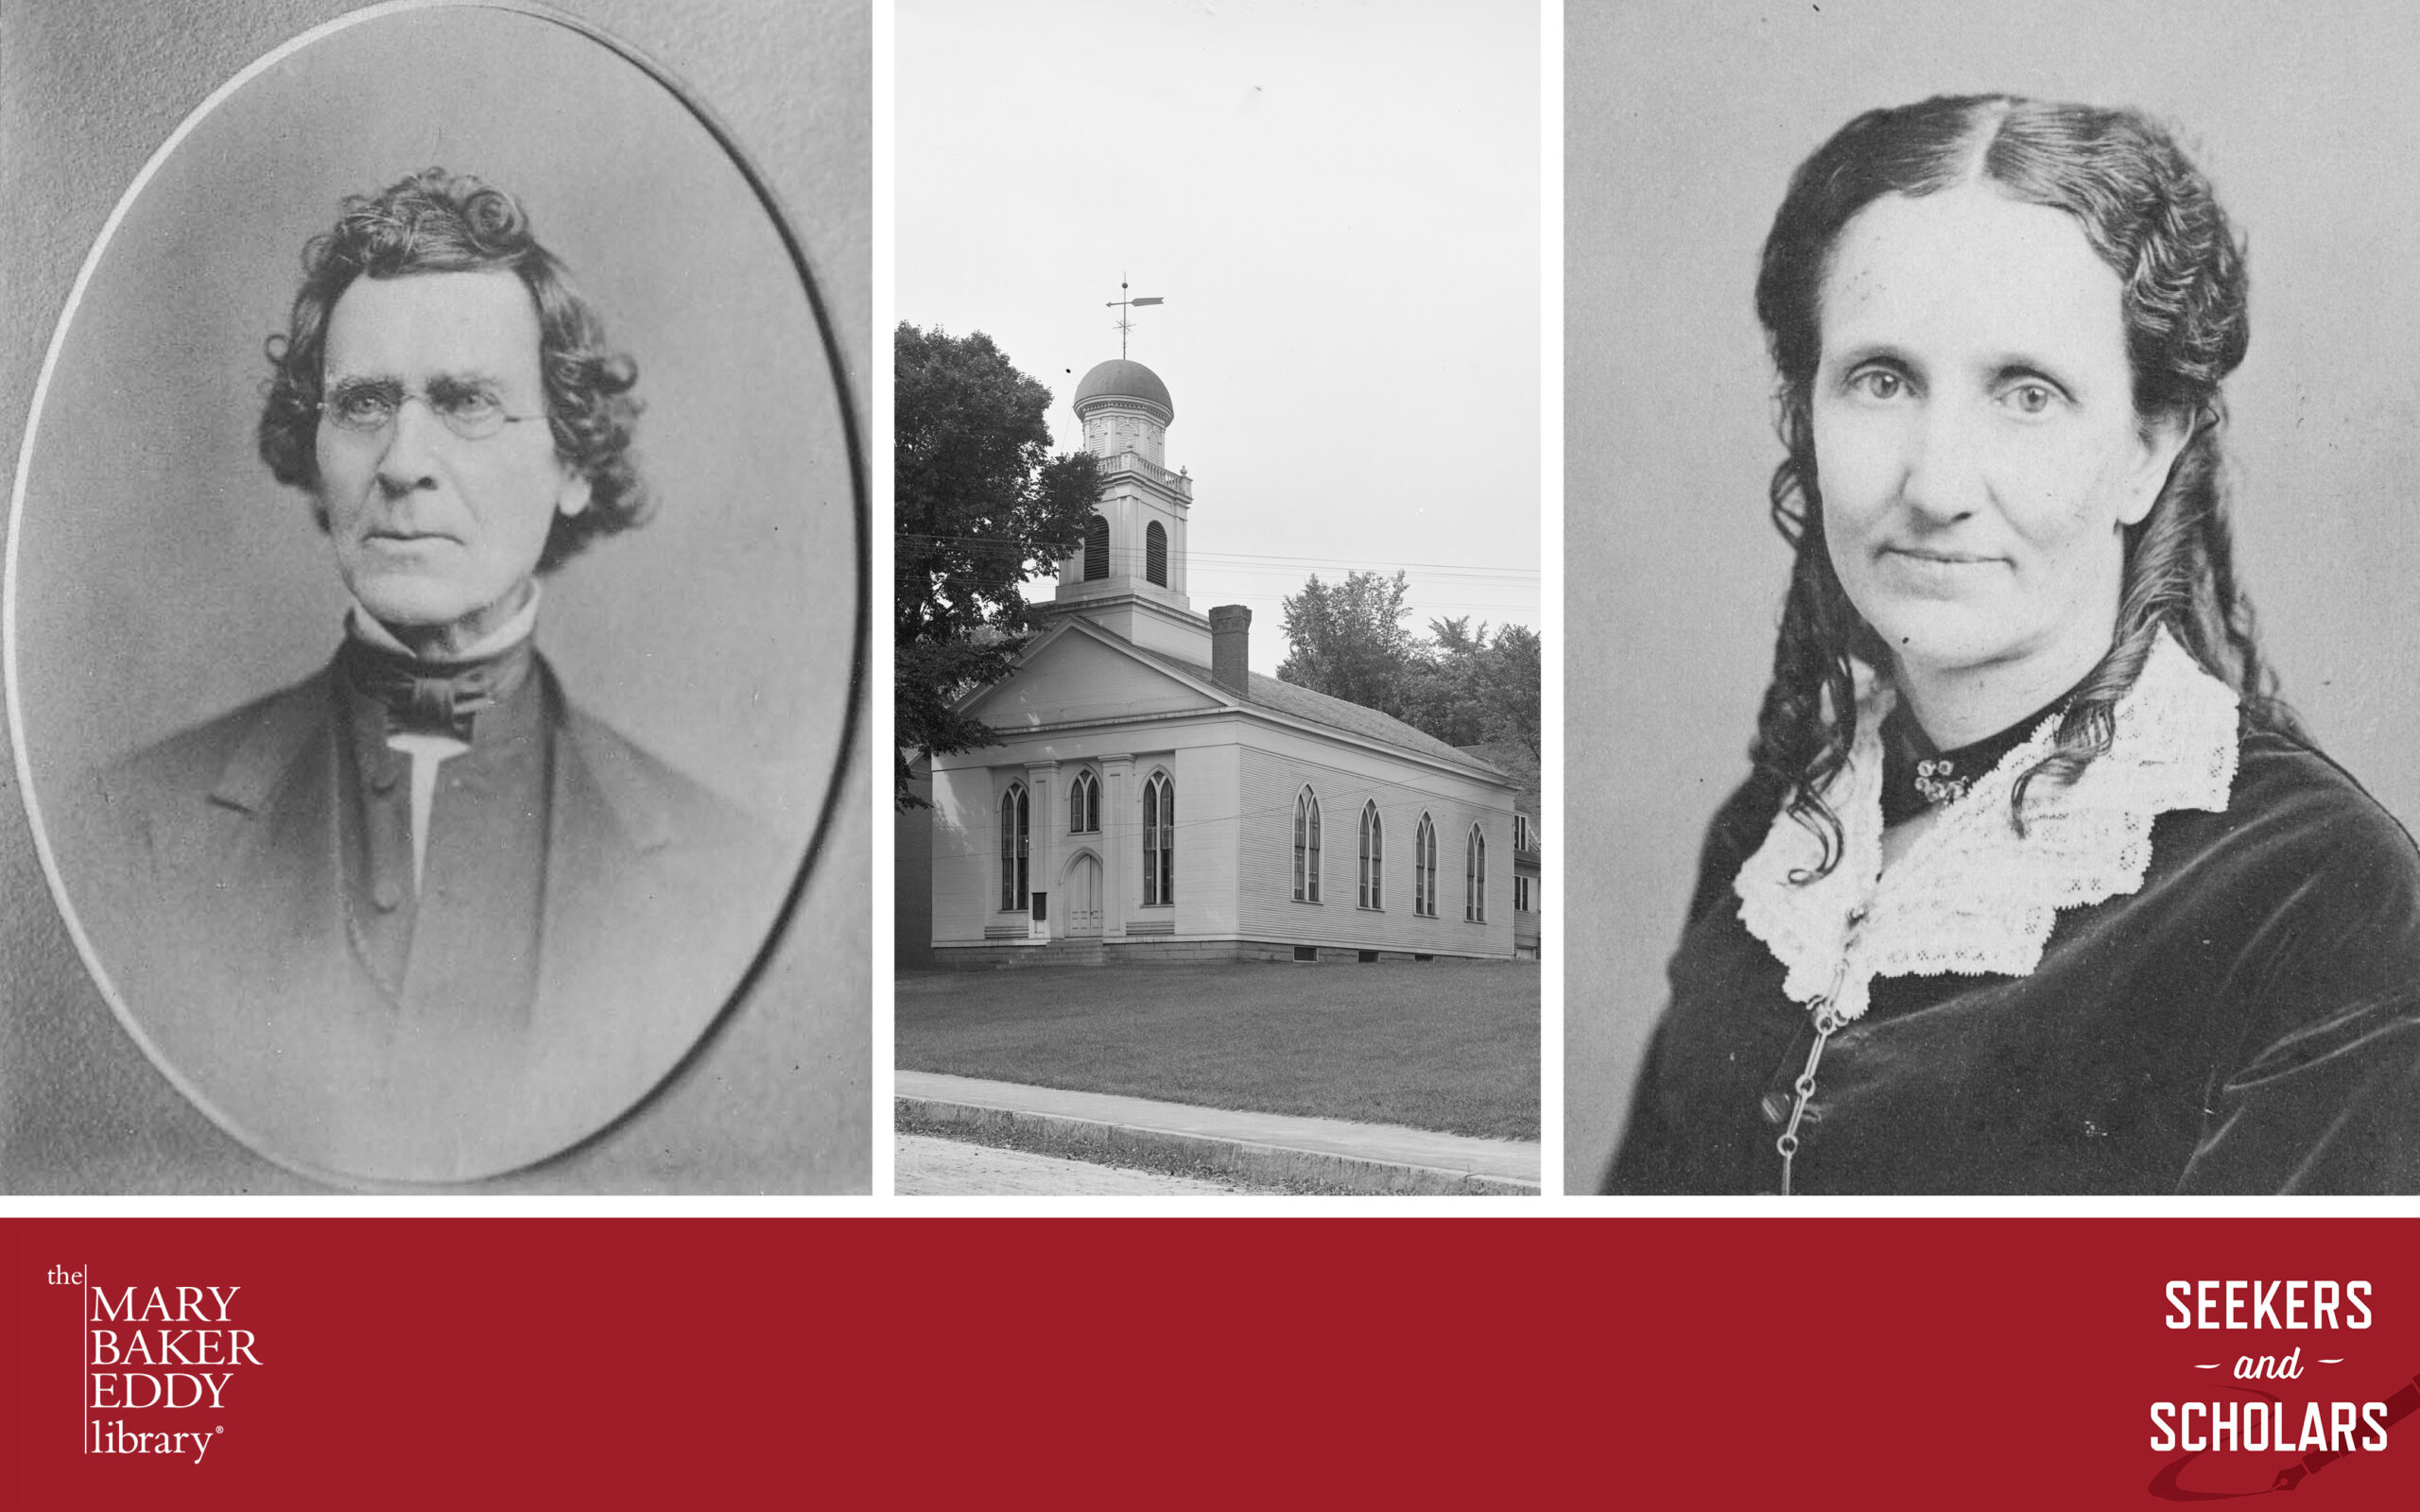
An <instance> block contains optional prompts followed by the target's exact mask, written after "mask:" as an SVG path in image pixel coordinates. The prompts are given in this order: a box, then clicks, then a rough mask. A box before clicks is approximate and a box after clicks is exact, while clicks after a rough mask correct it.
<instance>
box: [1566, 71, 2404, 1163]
mask: <svg viewBox="0 0 2420 1512" xmlns="http://www.w3.org/2000/svg"><path fill="white" fill-rule="evenodd" d="M1756 312H1757V316H1758V318H1759V319H1760V321H1761V322H1762V324H1763V326H1764V330H1765V335H1766V340H1767V344H1768V347H1769V349H1770V351H1771V352H1772V359H1773V362H1774V365H1775V367H1776V369H1778V375H1779V389H1780V405H1781V423H1780V428H1781V433H1782V439H1783V442H1784V445H1785V447H1786V450H1787V455H1786V456H1785V458H1784V459H1783V461H1782V462H1781V464H1780V465H1779V467H1778V468H1777V469H1776V470H1775V472H1774V474H1773V481H1772V490H1771V494H1772V497H1771V507H1772V519H1773V522H1774V524H1775V525H1776V526H1777V527H1778V528H1779V530H1780V531H1781V533H1782V535H1783V537H1784V538H1785V539H1786V540H1788V541H1789V543H1790V545H1791V546H1792V548H1793V549H1794V550H1795V552H1796V561H1795V563H1794V566H1793V568H1792V571H1791V576H1790V583H1789V591H1788V596H1787V598H1786V600H1785V603H1784V606H1783V610H1782V615H1781V628H1780V633H1779V638H1778V643H1777V644H1776V645H1775V647H1774V652H1773V662H1772V680H1771V682H1770V685H1769V686H1768V688H1767V690H1766V693H1765V696H1764V700H1763V704H1762V707H1761V710H1760V712H1759V714H1758V718H1757V729H1756V734H1755V742H1754V744H1753V746H1752V748H1751V752H1750V754H1751V759H1752V761H1753V764H1754V773H1753V775H1752V776H1751V777H1750V778H1749V780H1748V781H1747V782H1746V783H1745V784H1744V785H1743V786H1741V787H1740V788H1739V790H1738V791H1737V793H1736V794H1734V795H1733V796H1732V798H1731V799H1730V800H1729V801H1728V802H1727V803H1725V804H1724V805H1723V807H1722V808H1721V810H1720V813H1719V814H1718V815H1717V816H1716V817H1715V820H1714V822H1713V826H1712V829H1711V832H1710V833H1709V834H1708V835H1707V838H1706V842H1705V846H1704V850H1703V858H1702V861H1701V866H1700V871H1699V876H1698V883H1697V888H1696V892H1695V895H1694V897H1693V899H1692V901H1691V903H1690V906H1689V911H1688V916H1687V917H1688V922H1687V924H1686V926H1685V931H1684V934H1683V936H1682V940H1681V944H1680V949H1679V951H1678V953H1677V954H1676V955H1675V957H1674V958H1673V961H1672V965H1671V970H1670V980H1671V1002H1670V1006H1669V1008H1668V1011H1667V1012H1666V1014H1665V1017H1664V1019H1663V1021H1662V1022H1661V1023H1660V1024H1659V1025H1658V1027H1657V1029H1656V1032H1655V1036H1654V1040H1653V1042H1652V1044H1651V1047H1650V1050H1649V1054H1648V1057H1647V1060H1646V1063H1645V1066H1644V1068H1643V1071H1642V1073H1641V1076H1640V1080H1639V1083H1638V1087H1637V1092H1636V1096H1635V1098H1634V1103H1633V1105H1632V1112H1631V1119H1630V1125H1629V1128H1628V1130H1627V1132H1626V1134H1625V1135H1624V1137H1623V1140H1622V1142H1621V1145H1620V1147H1619V1149H1618V1151H1617V1153H1616V1157H1615V1160H1614V1164H1613V1167H1612V1170H1611V1172H1610V1174H1609V1176H1608V1177H1607V1182H1606V1188H1607V1190H1608V1191H1610V1192H1616V1193H1634V1194H1635V1193H1727V1192H1774V1191H1779V1192H1785V1193H1792V1192H1795V1193H1843V1192H1863V1193H1919V1192H1930V1193H1988V1192H2009V1193H2084V1192H2129V1193H2143V1192H2192V1193H2286V1192H2298V1193H2336V1192H2411V1191H2420V852H2415V851H2414V849H2413V845H2412V842H2411V837H2410V836H2409V835H2408V834H2406V833H2405V832H2404V831H2403V829H2402V828H2401V827H2400V826H2399V825H2398V824H2397V823H2396V822H2395V820H2394V818H2393V817H2392V816H2389V815H2388V814H2387V813H2386V811H2385V810H2383V809H2382V808H2380V807H2379V806H2378V805H2377V803H2376V802H2374V801H2373V800H2372V799H2370V797H2369V796H2368V795H2367V794H2366V793H2365V792H2363V791H2362V789H2361V787H2360V786H2359V783H2358V782H2355V781H2354V780H2353V778H2352V777H2350V776H2349V775H2347V774H2346V773H2345V772H2344V771H2343V770H2342V768H2340V767H2338V766H2337V765H2334V764H2333V763H2332V762H2330V761H2329V760H2328V759H2327V758H2326V757H2325V755H2324V754H2322V753H2321V752H2320V751H2319V749H2318V748H2317V747H2315V746H2314V745H2313V744H2312V743H2311V741H2310V739H2309V737H2308V735H2307V734H2306V733H2305V732H2304V731H2303V730H2301V729H2300V727H2299V726H2298V725H2297V724H2296V723H2295V720H2294V718H2293V716H2292V714H2291V713H2290V712H2289V711H2288V710H2287V708H2286V707H2285V706H2284V705H2283V704H2282V703H2281V702H2279V701H2278V700H2277V698H2276V697H2275V696H2274V692H2273V687H2274V684H2273V679H2272V678H2271V677H2270V675H2269V673H2268V670H2267V668H2266V667H2265V666H2264V664H2263V662H2262V660H2261V655H2260V650H2259V645H2258V643H2257V640H2256V636H2255V634H2254V626H2253V618H2252V613H2251V610H2250V608H2249V606H2248V605H2247V603H2246V601H2245V600H2244V598H2243V596H2242V594H2241V593H2240V592H2239V590H2238V583H2237V578H2236V570H2235V562H2234V559H2233V554H2232V548H2231V546H2230V533H2229V527H2228V522H2227V512H2226V496H2225V490H2224V476H2223V473H2224V470H2223V467H2222V458H2221V439H2222V436H2223V431H2224V423H2225V407H2224V402H2223V399H2222V395H2221V384H2222V383H2223V381H2224V380H2225V379H2226V377H2227V375H2228V374H2229V373H2230V372H2231V371H2233V370H2234V369H2235V368H2236V366H2237V364H2238V363H2239V362H2240V361H2241V360H2242V357H2243V354H2244V352H2245V348H2246V345H2247V342H2248V339H2249V334H2250V333H2249V326H2248V322H2247V315H2246V300H2245V276H2244V264H2243V255H2242V250H2241V248H2240V245H2239V243H2238V238H2237V236H2236V234H2235V232H2234V231H2233V230H2232V229H2231V227H2230V226H2229V224H2228V221H2227V218H2226V215H2225V214H2224V212H2223V211H2222V210H2221V208H2220V206H2219V204H2218V202H2217V200H2216V198H2214V196H2213V194H2212V192H2211V188H2210V185H2209V183H2208V181H2207V180H2205V179H2204V177H2203V175H2202V174H2201V172H2200V170H2199V169H2198V168H2196V167H2195V166H2194V164H2193V163H2191V162H2190V161H2188V160H2187V157H2186V156H2185V154H2184V153H2183V152H2182V151H2180V150H2179V148H2178V147H2177V146H2176V144H2175V143H2174V142H2173V141H2172V140H2171V139H2170V138H2169V135H2168V134H2167V133H2166V132H2165V131H2163V130H2162V129H2160V128H2158V127H2157V126H2155V125H2153V124H2152V123H2151V122H2150V121H2149V120H2147V119H2145V118H2144V117H2142V116H2140V115H2138V114H2135V113H2134V112H2127V111H2111V110H2099V109H2093V108H2088V107H2083V106H2077V105H2066V104H2054V103H2047V102H2042V101H2035V100H2026V99H2017V98H2012V97H2007V96H1997V95H1994V96H1978V97H1962V98H1936V99H1930V100H1926V101H1924V102H1922V103H1920V104H1916V105H1911V106H1907V107H1904V108H1901V109H1896V110H1884V111H1875V112H1868V113H1867V114H1864V115H1862V116H1859V117H1858V118H1857V119H1856V120H1854V121H1852V122H1850V123H1849V124H1848V125H1847V126H1846V127H1844V128H1843V129H1841V131H1840V132H1839V133H1838V134H1837V135H1835V136H1834V137H1833V138H1832V139H1831V140H1830V141H1829V142H1827V143H1826V144H1824V146H1823V147H1822V148H1820V149H1819V150H1818V151H1817V152H1816V153H1815V154H1814V155H1813V156H1812V157H1811V158H1809V159H1808V160H1807V161H1806V163H1803V164H1802V165H1801V166H1800V168H1799V169H1798V172H1797V173H1796V175H1795V176H1794V177H1793V179H1792V180H1791V183H1790V187H1789V194H1788V196H1787V198H1785V199H1784V201H1783V204H1782V207H1781V211H1780V213H1779V215H1777V216H1776V217H1775V218H1774V222H1773V227H1772V232H1771V234H1770V236H1769V237H1768V239H1767V241H1766V243H1765V249H1764V256H1763V262H1762V266H1761V270H1760V274H1759V277H1758V280H1757V284H1756Z"/></svg>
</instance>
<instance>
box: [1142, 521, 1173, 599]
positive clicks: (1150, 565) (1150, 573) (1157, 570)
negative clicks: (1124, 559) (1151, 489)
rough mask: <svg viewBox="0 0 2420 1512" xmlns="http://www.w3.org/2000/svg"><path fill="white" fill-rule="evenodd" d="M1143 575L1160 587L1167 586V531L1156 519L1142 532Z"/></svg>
mask: <svg viewBox="0 0 2420 1512" xmlns="http://www.w3.org/2000/svg"><path fill="white" fill-rule="evenodd" d="M1143 576H1146V577H1148V578H1150V580H1151V581H1153V582H1155V583H1157V584H1159V585H1160V586H1161V587H1162V588H1166V587H1167V586H1168V533H1167V529H1166V528H1164V527H1163V526H1162V525H1161V524H1160V523H1159V522H1158V521H1157V520H1154V521H1152V522H1151V528H1150V529H1149V530H1146V531H1144V532H1143Z"/></svg>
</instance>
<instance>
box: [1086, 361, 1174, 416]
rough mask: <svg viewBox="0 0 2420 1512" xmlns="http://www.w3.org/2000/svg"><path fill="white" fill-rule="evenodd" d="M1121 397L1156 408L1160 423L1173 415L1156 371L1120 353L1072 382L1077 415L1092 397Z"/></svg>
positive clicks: (1170, 401) (1109, 398)
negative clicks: (1075, 383) (1079, 379)
mask: <svg viewBox="0 0 2420 1512" xmlns="http://www.w3.org/2000/svg"><path fill="white" fill-rule="evenodd" d="M1121 399H1122V400H1126V401H1128V402H1130V403H1136V404H1146V405H1149V406H1150V407H1151V408H1154V409H1157V410H1158V411H1160V414H1159V416H1158V419H1159V421H1160V423H1161V424H1163V425H1166V424H1167V423H1169V422H1170V421H1174V420H1175V419H1176V402H1175V401H1174V400H1172V399H1170V398H1168V386H1167V385H1166V384H1164V383H1162V382H1160V375H1159V374H1158V373H1155V372H1153V371H1152V370H1151V369H1149V368H1146V367H1144V366H1143V365H1142V364H1141V363H1139V362H1130V361H1128V360H1127V359H1126V358H1124V357H1113V358H1111V359H1110V360H1109V361H1107V362H1104V363H1102V364H1100V365H1099V366H1098V367H1096V368H1095V369H1093V370H1092V371H1090V372H1088V373H1086V374H1084V381H1083V382H1082V383H1080V384H1078V385H1077V386H1076V401H1075V404H1076V413H1077V414H1078V415H1081V414H1082V413H1083V412H1084V408H1085V405H1086V404H1088V403H1090V402H1092V401H1094V400H1101V401H1115V400H1121Z"/></svg>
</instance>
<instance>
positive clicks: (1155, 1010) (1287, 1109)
mask: <svg viewBox="0 0 2420 1512" xmlns="http://www.w3.org/2000/svg"><path fill="white" fill-rule="evenodd" d="M897 1046H898V1048H897V1056H898V1062H899V1064H900V1065H901V1066H902V1067H904V1068H906V1069H908V1070H911V1071H941V1072H949V1073H953V1074H957V1075H960V1076H987V1077H991V1078H993V1079H994V1080H998V1081H1016V1082H1025V1083H1027V1084H1028V1085H1030V1086H1040V1087H1067V1088H1074V1089H1078V1090H1080V1091H1099V1092H1119V1093H1123V1094H1125V1095H1127V1096H1132V1097H1155V1098H1159V1099H1161V1100H1162V1101H1165V1102H1171V1103H1196V1104H1201V1105H1203V1106H1206V1107H1211V1108H1254V1109H1258V1110H1261V1111H1266V1112H1271V1113H1307V1114H1314V1115H1317V1116H1319V1117H1322V1118H1350V1119H1358V1120H1361V1121H1362V1122H1365V1123H1373V1124H1403V1125H1410V1126H1411V1127H1414V1128H1432V1129H1443V1130H1444V1131H1446V1132H1448V1133H1455V1134H1481V1135H1488V1136H1492V1137H1494V1138H1496V1139H1521V1140H1534V1139H1536V1138H1537V1137H1538V966H1537V963H1536V962H1535V961H1507V962H1501V963H1496V962H1484V963H1478V962H1473V963H1445V962H1422V963H1402V964H1395V963H1386V964H1372V965H1368V966H1347V965H1322V966H1296V965H1287V964H1277V965H1258V964H1254V965H1239V966H1122V967H1121V966H1104V967H1018V968H1012V969H1009V970H1005V971H917V972H905V973H902V974H901V975H900V977H899V981H898V1039H897Z"/></svg>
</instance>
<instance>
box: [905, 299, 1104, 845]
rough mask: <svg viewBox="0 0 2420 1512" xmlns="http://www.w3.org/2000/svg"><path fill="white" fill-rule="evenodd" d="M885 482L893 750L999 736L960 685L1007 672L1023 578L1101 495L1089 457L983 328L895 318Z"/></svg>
mask: <svg viewBox="0 0 2420 1512" xmlns="http://www.w3.org/2000/svg"><path fill="white" fill-rule="evenodd" d="M891 369H892V386H893V395H894V400H893V404H892V428H893V431H894V433H895V436H896V440H895V443H894V446H893V457H894V460H893V469H892V492H893V497H894V499H895V501H896V503H895V513H896V518H897V531H898V538H897V541H896V550H895V559H896V563H897V581H896V583H895V585H894V593H893V601H892V602H893V608H892V614H893V625H892V641H893V645H894V649H895V652H896V658H895V661H896V667H895V672H894V676H893V687H892V706H893V712H894V713H895V715H896V723H897V737H898V744H899V745H900V747H903V748H902V749H901V751H900V752H899V753H898V759H897V765H896V767H895V769H894V774H893V779H894V780H893V784H892V801H893V802H894V803H895V804H897V805H898V806H899V807H901V808H909V807H915V806H918V805H921V804H922V803H923V801H924V800H923V799H918V798H915V797H914V796H912V795H911V794H910V793H909V792H908V748H913V749H915V750H920V751H923V752H925V753H926V754H927V755H945V754H947V753H949V752H952V751H960V750H971V749H973V748H975V747H978V746H988V745H992V744H994V742H996V741H997V740H998V739H999V738H1000V737H999V734H998V732H997V731H995V730H993V729H992V728H991V727H990V726H988V725H986V724H984V723H983V722H982V721H981V720H979V719H972V718H969V717H967V716H965V715H963V714H960V713H958V712H957V710H956V708H955V705H956V703H957V701H958V700H959V698H960V697H962V696H964V695H965V693H966V692H967V690H968V689H970V688H973V687H976V686H978V685H979V684H982V683H985V682H992V681H995V680H997V679H999V678H1001V677H1003V676H1005V675H1006V674H1007V672H1008V670H1009V668H1010V665H1011V663H1012V662H1014V661H1015V659H1016V655H1017V653H1018V651H1020V650H1021V649H1023V647H1024V645H1025V642H1026V639H1027V634H1026V631H1027V627H1028V624H1029V621H1028V615H1027V606H1026V601H1025V594H1024V593H1023V592H1022V588H1023V585H1024V584H1026V583H1027V582H1029V581H1031V580H1032V579H1033V578H1036V577H1039V576H1044V575H1045V574H1047V573H1049V572H1051V571H1053V570H1055V568H1056V567H1057V565H1058V563H1059V561H1060V560H1061V559H1063V558H1066V557H1068V556H1070V555H1072V554H1073V553H1074V552H1075V550H1076V549H1077V547H1078V546H1080V544H1081V543H1082V541H1083V539H1084V526H1085V524H1086V523H1087V522H1088V521H1090V519H1091V518H1092V513H1093V508H1094V506H1095V504H1096V503H1097V502H1098V500H1099V498H1100V473H1099V469H1098V464H1097V463H1096V461H1095V460H1094V458H1093V456H1092V455H1091V454H1089V453H1085V452H1075V453H1063V454H1061V455H1057V456H1052V455H1049V453H1050V427H1049V424H1048V422H1047V419H1046V417H1047V415H1048V414H1049V410H1050V390H1049V389H1047V388H1046V387H1043V386H1042V385H1041V384H1039V383H1037V382H1035V381H1034V380H1033V379H1031V378H1029V377H1027V376H1026V375H1025V374H1024V373H1021V372H1019V371H1017V369H1016V368H1015V367H1014V366H1013V365H1011V363H1010V361H1009V359H1008V357H1007V355H1006V354H1005V353H1003V352H1001V351H1000V349H999V348H998V347H996V346H994V344H993V342H992V338H991V337H990V336H987V335H984V334H983V333H981V332H980V331H977V332H976V333H975V334H974V335H967V336H952V335H949V334H948V333H946V332H944V331H942V329H941V328H940V327H938V326H936V327H935V328H933V329H932V330H930V331H925V330H920V329H919V328H917V327H915V326H912V325H909V324H908V322H906V321H904V320H903V321H901V322H900V323H899V329H898V330H897V331H896V332H895V333H894V334H893V337H892V342H891Z"/></svg>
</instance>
